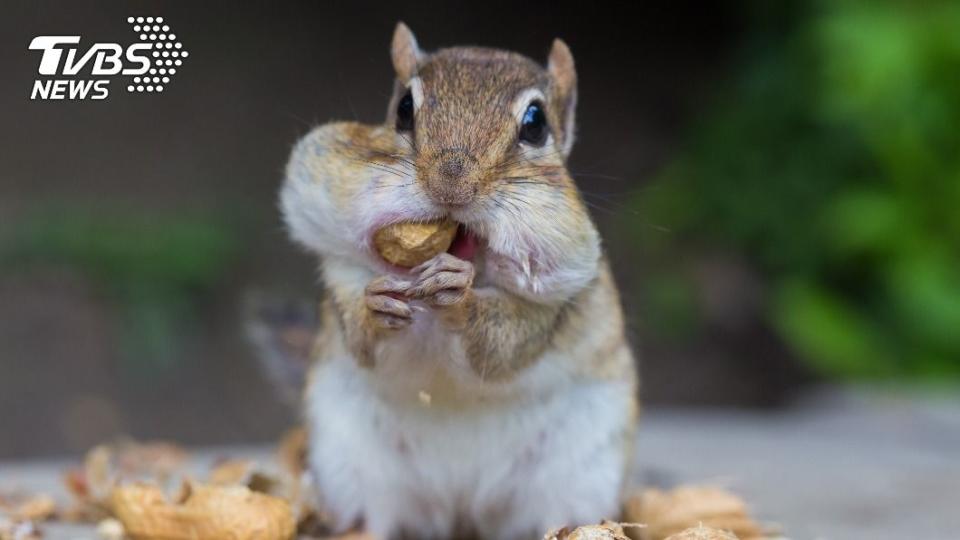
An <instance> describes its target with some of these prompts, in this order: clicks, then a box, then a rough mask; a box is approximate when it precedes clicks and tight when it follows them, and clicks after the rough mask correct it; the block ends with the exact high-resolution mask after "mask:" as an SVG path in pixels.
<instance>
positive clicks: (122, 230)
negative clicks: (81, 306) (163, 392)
mask: <svg viewBox="0 0 960 540" xmlns="http://www.w3.org/2000/svg"><path fill="white" fill-rule="evenodd" d="M231 230H232V228H231V227H229V226H228V225H227V223H225V222H224V221H223V220H218V219H214V218H209V217H207V218H199V217H190V216H184V215H169V214H161V213H149V212H147V213H131V212H124V211H111V210H107V211H104V210H95V209H89V208H77V207H75V206H67V207H60V208H42V209H38V210H37V211H35V212H32V213H31V214H30V215H29V216H28V217H27V218H25V219H23V220H21V221H19V222H18V223H16V224H14V226H12V227H10V228H8V229H7V230H5V231H3V233H2V234H0V270H3V271H5V272H18V271H19V272H23V271H29V270H30V269H31V268H36V267H38V266H55V267H65V268H69V269H72V270H75V271H79V272H80V273H82V274H83V275H84V276H85V277H86V278H88V279H89V280H90V281H91V282H92V283H93V284H94V285H95V286H96V287H97V289H98V290H99V291H100V292H101V293H102V294H104V295H106V296H107V297H108V298H110V299H111V300H112V301H113V303H114V305H115V306H116V307H117V309H118V319H119V321H120V323H121V329H122V335H121V338H122V346H123V349H124V350H123V351H122V352H123V354H124V357H125V358H126V359H128V360H129V361H128V362H125V363H124V365H125V366H126V367H128V368H130V369H131V370H133V371H134V372H136V373H137V374H140V375H143V376H147V377H149V376H153V375H155V374H156V373H158V372H161V371H163V370H164V369H165V368H168V367H170V366H171V365H173V364H174V363H176V361H177V357H178V355H177V353H178V350H179V347H180V346H181V345H182V343H183V338H184V336H185V335H186V334H189V328H190V326H191V325H192V324H194V323H195V322H196V313H197V311H199V306H198V304H199V301H200V299H201V297H202V295H203V294H204V293H205V292H208V291H209V290H211V289H212V288H213V287H214V286H215V285H216V284H217V283H218V282H219V281H220V280H222V279H223V274H224V272H225V269H226V267H227V264H228V263H229V261H230V260H231V259H232V257H234V255H235V253H236V251H237V247H238V242H237V239H236V238H235V237H234V236H233V234H232V233H231Z"/></svg>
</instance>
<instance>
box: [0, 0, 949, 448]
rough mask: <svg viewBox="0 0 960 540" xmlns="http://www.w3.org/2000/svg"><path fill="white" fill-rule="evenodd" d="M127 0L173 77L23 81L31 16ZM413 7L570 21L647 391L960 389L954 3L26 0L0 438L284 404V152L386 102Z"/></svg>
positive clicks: (260, 411) (585, 126)
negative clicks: (267, 359) (256, 319)
mask: <svg viewBox="0 0 960 540" xmlns="http://www.w3.org/2000/svg"><path fill="white" fill-rule="evenodd" d="M628 7H630V8H631V9H630V11H629V12H628V11H626V9H627V8H628ZM621 9H622V10H623V11H621ZM138 14H142V15H151V14H152V15H162V16H163V17H164V18H165V19H166V22H167V23H169V24H170V25H171V26H172V27H173V29H174V30H175V31H176V32H177V34H178V35H179V39H180V40H181V41H182V42H183V44H184V48H185V49H186V50H189V52H190V57H189V59H188V60H185V61H184V64H183V66H182V68H181V69H180V72H179V73H178V74H177V76H176V77H175V78H174V79H173V81H172V82H171V83H170V84H169V85H168V86H167V87H166V88H165V90H164V92H163V94H161V95H145V94H128V93H126V92H124V91H122V89H121V87H120V86H119V83H118V82H116V81H115V82H113V83H112V84H111V89H112V91H111V95H110V97H109V98H108V99H107V100H105V101H81V102H68V101H63V102H56V101H31V100H30V99H29V94H30V89H31V86H32V81H33V79H34V78H36V70H37V65H38V62H39V53H38V52H37V51H29V50H28V49H27V46H28V44H29V43H30V40H31V39H32V38H33V37H34V36H36V35H56V34H80V35H82V36H83V40H84V41H83V42H84V43H89V42H93V41H101V42H103V41H107V42H109V41H117V42H119V43H127V42H130V41H132V39H133V36H132V35H130V29H129V28H128V25H126V23H125V19H126V17H127V16H129V15H138ZM400 19H402V20H404V21H405V22H407V23H408V24H409V25H410V26H411V27H412V28H413V30H414V32H415V33H416V35H417V37H418V39H419V41H420V44H421V46H423V47H424V48H426V49H434V48H438V47H442V46H450V45H458V44H478V45H488V46H495V47H501V48H508V49H513V50H517V51H519V52H522V53H525V54H527V55H529V56H531V57H533V58H535V59H538V60H541V61H542V60H544V59H545V56H546V53H547V51H548V50H549V46H550V43H551V40H552V39H553V38H554V37H556V36H559V37H562V38H563V39H565V40H566V41H567V43H568V44H569V45H570V46H571V48H572V50H573V52H574V56H575V57H576V60H577V69H578V73H579V77H580V105H579V109H578V120H579V142H578V145H577V146H576V148H575V149H574V152H573V155H572V158H571V161H570V169H571V170H572V171H573V173H574V175H575V177H576V178H577V180H578V182H579V184H580V186H581V187H582V189H583V192H584V196H585V198H586V200H587V201H588V204H589V205H590V207H591V210H592V211H593V215H594V218H595V219H596V221H597V222H598V224H599V226H600V229H601V232H602V234H603V235H604V238H605V241H606V245H607V249H608V251H609V253H610V257H611V259H612V261H613V264H614V267H615V272H616V275H617V278H618V280H619V282H620V284H621V287H622V289H623V302H624V304H625V308H626V311H627V315H628V318H629V322H630V331H631V335H632V336H633V342H634V343H635V347H636V350H637V352H638V355H639V357H640V358H641V371H642V377H643V399H644V400H645V402H646V403H648V404H652V405H670V406H681V405H682V406H702V407H712V408H718V407H737V408H770V409H775V408H779V409H782V408H789V407H791V406H793V404H794V403H796V402H797V401H798V400H802V399H805V397H808V396H810V395H816V394H811V392H812V391H813V390H815V389H822V388H824V387H826V388H831V387H837V386H844V385H851V384H853V385H858V386H860V385H869V386H873V387H877V386H879V387H890V386H896V387H908V388H910V389H911V392H919V393H920V394H921V395H925V394H933V395H937V394H953V395H955V394H956V389H957V387H958V386H957V383H958V382H960V270H958V269H960V212H958V211H957V207H958V205H960V130H958V125H960V124H958V123H960V32H958V31H957V29H958V28H960V5H958V4H957V3H948V2H916V3H910V2H898V1H887V0H878V1H874V2H827V1H823V2H789V1H784V2H761V1H739V2H728V3H723V4H714V3H709V4H707V3H699V2H674V1H671V2H668V1H648V2H643V3H642V4H640V5H634V6H624V7H619V6H616V5H613V4H610V5H597V4H590V5H589V6H587V5H584V4H582V3H571V4H558V3H534V2H525V3H522V4H516V3H508V2H497V1H487V0H484V1H483V2H473V3H463V4H460V3H456V4H454V3H449V2H417V3H400V2H373V3H363V2H357V3H346V2H342V3H320V2H310V3H306V2H304V3H284V4H281V5H276V4H273V3H269V4H268V3H261V4H248V5H246V6H229V7H224V6H215V5H211V4H201V3H185V2H183V3H169V4H160V3H156V2H143V3H127V2H122V3H121V2H107V3H102V2H97V3H94V2H86V1H84V2H69V3H51V2H18V3H10V4H7V5H5V6H4V8H3V17H0V66H2V71H0V73H2V81H3V82H2V84H0V118H2V119H3V122H2V126H0V458H26V457H37V456H43V455H62V454H67V453H76V452H79V451H82V450H84V449H86V448H87V447H89V446H90V445H92V444H95V443H97V442H100V441H101V440H104V439H106V438H110V437H112V436H115V435H117V434H120V433H126V434H131V435H133V436H136V437H141V438H154V437H164V438H170V439H174V440H177V441H180V442H182V443H185V444H205V445H206V444H230V443H238V442H243V443H251V442H258V441H271V440H274V439H275V438H276V436H277V435H278V434H279V433H280V432H281V431H283V430H284V429H285V428H286V427H288V426H289V425H291V424H292V423H293V422H295V421H296V415H295V414H294V413H293V412H292V411H290V410H289V409H288V408H286V407H285V406H284V405H283V404H282V403H280V401H279V400H278V399H277V398H276V396H275V394H274V393H273V391H272V390H271V388H270V387H269V386H268V384H267V383H266V382H265V380H264V378H263V376H262V374H261V373H260V372H259V370H258V367H257V365H256V363H255V359H254V355H253V351H252V348H251V347H250V346H249V345H248V343H247V341H246V339H245V337H244V332H243V322H244V321H243V318H244V311H243V304H244V299H245V298H246V297H248V296H249V295H250V294H251V293H254V292H259V293H264V294H270V295H278V296H281V297H289V298H303V299H313V298H318V297H319V295H320V290H319V288H318V286H317V283H316V272H315V261H313V260H312V259H311V258H310V257H308V256H306V255H304V254H303V253H301V252H300V251H299V250H298V249H297V248H295V247H294V246H293V245H292V244H291V243H290V242H289V241H288V240H287V239H286V236H285V233H284V231H283V229H282V227H281V223H280V219H279V214H278V210H277V204H276V192H277V189H278V187H279V184H280V181H281V178H282V177H281V174H282V167H283V166H284V163H285V160H286V158H287V155H288V152H289V150H290V148H291V145H292V144H293V143H294V141H296V139H297V138H298V137H299V136H301V135H302V134H303V133H305V132H306V131H307V130H308V129H310V127H311V126H314V125H317V124H319V123H323V122H326V121H328V120H332V119H357V120H361V121H364V122H369V123H376V122H380V121H382V118H383V115H384V113H385V109H386V103H387V100H388V97H389V92H390V88H391V83H392V76H393V75H392V69H391V67H390V63H389V56H388V44H389V39H390V36H391V32H392V30H393V26H394V24H395V23H396V21H397V20H400Z"/></svg>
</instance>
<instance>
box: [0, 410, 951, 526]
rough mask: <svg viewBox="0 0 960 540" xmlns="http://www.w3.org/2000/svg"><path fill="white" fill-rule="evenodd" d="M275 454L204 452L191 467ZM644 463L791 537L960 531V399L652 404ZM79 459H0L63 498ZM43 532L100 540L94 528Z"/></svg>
mask: <svg viewBox="0 0 960 540" xmlns="http://www.w3.org/2000/svg"><path fill="white" fill-rule="evenodd" d="M269 453H270V449H268V448H265V447H249V448H226V449H205V450H202V451H199V452H197V463H196V466H197V467H203V466H204V464H205V463H206V462H208V461H209V460H211V459H212V458H213V457H215V456H237V457H240V456H255V457H259V458H261V459H268V457H267V456H268V455H269ZM638 459H639V467H638V471H639V472H638V475H639V478H638V480H640V481H642V482H645V483H646V484H648V485H656V486H662V487H669V486H672V485H675V484H679V483H714V484H719V485H722V486H725V487H728V488H730V489H732V490H733V491H735V492H736V493H738V494H740V495H742V496H743V497H744V498H745V499H746V500H747V501H748V502H749V503H750V505H751V507H752V509H753V511H754V514H755V515H756V517H758V518H759V519H760V520H761V521H764V522H773V523H777V524H779V525H780V526H781V527H782V530H783V532H784V534H785V536H786V537H788V538H791V539H794V540H885V539H890V540H894V539H896V540H906V539H923V540H956V539H958V538H960V396H953V397H938V398H931V397H925V398H918V397H916V396H913V397H909V396H907V395H904V394H891V393H889V392H885V393H876V392H868V393H864V392H844V393H842V394H837V393H835V392H831V393H824V394H816V395H812V396H809V397H808V398H807V399H806V400H804V402H803V403H801V404H800V405H799V406H797V407H796V408H793V409H790V410H788V411H785V412H756V411H730V410H726V411H712V410H702V409H691V410H681V409H669V410H667V409H654V410H648V411H647V412H646V414H645V415H644V419H643V426H642V428H641V430H640V441H639V445H638ZM75 461H76V460H64V461H46V462H8V463H0V489H13V488H24V489H28V490H34V491H38V492H45V493H53V494H58V495H59V496H63V497H65V494H64V493H63V489H62V488H61V486H60V474H61V472H62V470H63V469H64V468H65V467H66V466H68V465H69V464H71V463H73V462H75ZM44 530H45V533H46V535H45V538H48V539H54V540H80V539H95V538H97V535H96V533H95V532H94V530H93V528H92V527H82V526H75V525H61V524H49V525H46V526H45V527H44Z"/></svg>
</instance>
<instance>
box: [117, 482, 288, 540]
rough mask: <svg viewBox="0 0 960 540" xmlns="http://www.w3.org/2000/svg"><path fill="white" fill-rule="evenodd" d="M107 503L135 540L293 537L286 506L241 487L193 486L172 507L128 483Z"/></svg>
mask: <svg viewBox="0 0 960 540" xmlns="http://www.w3.org/2000/svg"><path fill="white" fill-rule="evenodd" d="M110 502H111V508H112V510H113V513H114V515H115V516H116V518H117V519H118V520H119V521H120V522H121V523H122V524H123V528H124V530H125V532H126V534H127V536H129V537H130V538H132V539H133V540H219V539H223V538H230V539H233V540H254V539H256V540H288V539H290V538H293V536H294V534H295V532H296V523H295V522H294V518H293V512H292V511H291V510H290V505H289V504H288V503H287V502H286V501H284V500H282V499H279V498H277V497H272V496H269V495H265V494H263V493H256V492H253V491H251V490H250V489H248V488H246V487H244V486H228V487H223V486H210V485H195V486H193V487H192V490H191V492H190V494H189V496H188V497H187V499H186V500H185V501H184V502H183V503H182V504H175V503H170V502H168V501H167V499H166V497H164V495H163V492H162V491H161V490H160V488H158V487H156V486H151V485H145V484H130V485H126V486H120V487H117V488H115V489H114V490H113V493H112V495H111V498H110Z"/></svg>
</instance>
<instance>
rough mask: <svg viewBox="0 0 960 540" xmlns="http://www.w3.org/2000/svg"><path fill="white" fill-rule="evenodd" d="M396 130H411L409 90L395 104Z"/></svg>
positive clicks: (411, 97) (411, 105)
mask: <svg viewBox="0 0 960 540" xmlns="http://www.w3.org/2000/svg"><path fill="white" fill-rule="evenodd" d="M397 131H413V94H411V93H410V91H409V90H407V93H406V94H404V95H403V97H402V98H400V103H398V104H397Z"/></svg>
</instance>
